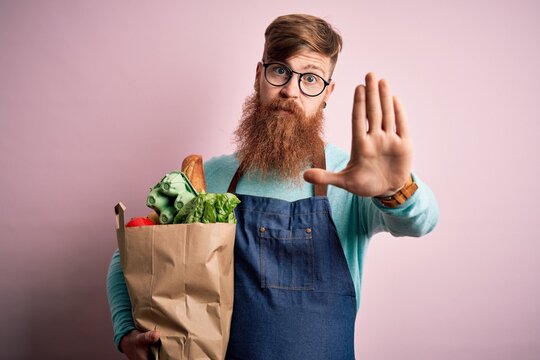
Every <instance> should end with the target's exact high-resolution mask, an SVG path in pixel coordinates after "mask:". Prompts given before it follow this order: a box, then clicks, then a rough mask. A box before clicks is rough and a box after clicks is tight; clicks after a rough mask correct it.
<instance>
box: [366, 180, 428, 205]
mask: <svg viewBox="0 0 540 360" xmlns="http://www.w3.org/2000/svg"><path fill="white" fill-rule="evenodd" d="M417 189H418V185H417V184H416V183H415V182H414V179H413V177H412V175H410V176H409V179H408V180H407V182H406V183H405V185H403V186H402V187H401V188H400V189H399V190H397V191H396V192H391V193H390V194H383V195H379V196H374V198H376V199H377V200H379V201H380V202H381V203H382V204H383V205H384V206H386V207H391V208H394V207H397V206H399V205H401V204H403V203H404V202H405V201H407V199H408V198H410V197H411V196H412V195H413V194H414V193H415V192H416V190H417Z"/></svg>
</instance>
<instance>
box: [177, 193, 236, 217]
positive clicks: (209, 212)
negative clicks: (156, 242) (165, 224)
mask: <svg viewBox="0 0 540 360" xmlns="http://www.w3.org/2000/svg"><path fill="white" fill-rule="evenodd" d="M238 204H240V200H239V199H238V198H237V197H236V196H235V195H234V194H230V193H225V194H213V193H210V194H207V193H201V194H199V195H197V196H196V197H195V198H194V199H192V200H191V201H189V202H188V203H187V204H186V205H184V207H182V208H181V209H180V210H179V211H178V213H177V214H176V217H175V218H174V223H175V224H190V223H195V222H200V223H205V224H208V223H215V222H224V223H230V224H236V217H235V216H234V208H235V207H236V206H237V205H238Z"/></svg>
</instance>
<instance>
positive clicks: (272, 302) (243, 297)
mask: <svg viewBox="0 0 540 360" xmlns="http://www.w3.org/2000/svg"><path fill="white" fill-rule="evenodd" d="M322 154H323V156H322V159H323V160H322V164H321V163H320V161H319V164H317V162H318V161H314V165H315V166H317V165H319V166H317V167H324V165H325V164H324V152H322ZM319 159H320V157H319ZM241 168H242V167H241V166H240V168H239V170H238V171H237V173H236V174H235V177H234V178H233V180H232V182H231V185H230V187H229V192H235V190H236V184H237V182H238V180H239V178H240V177H241V170H240V169H241ZM315 194H316V195H317V196H314V197H311V198H306V199H301V200H298V201H294V202H289V201H285V200H280V199H274V198H267V197H260V196H251V195H242V194H236V195H237V196H238V198H239V199H240V200H241V203H240V204H239V205H238V206H237V208H236V209H235V214H236V218H237V227H236V240H235V249H234V251H235V252H234V256H235V258H234V264H235V265H234V266H235V269H234V305H233V317H232V323H231V335H230V340H229V344H228V348H227V356H226V359H230V360H233V359H243V360H259V359H260V360H263V359H264V360H273V359H275V360H287V359H291V360H292V359H294V360H299V359H308V360H318V359H320V360H330V359H343V360H352V359H354V322H355V317H356V297H355V290H354V285H353V282H352V278H351V275H350V272H349V269H348V266H347V262H346V259H345V255H344V253H343V248H342V246H341V243H340V241H339V238H338V235H337V231H336V227H335V225H334V222H333V220H332V218H331V211H330V203H329V202H328V198H327V197H326V187H322V186H316V189H315Z"/></svg>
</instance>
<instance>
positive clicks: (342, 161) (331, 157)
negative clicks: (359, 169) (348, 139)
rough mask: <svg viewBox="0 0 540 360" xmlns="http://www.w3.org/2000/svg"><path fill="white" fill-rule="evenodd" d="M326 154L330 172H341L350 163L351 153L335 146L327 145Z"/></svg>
mask: <svg viewBox="0 0 540 360" xmlns="http://www.w3.org/2000/svg"><path fill="white" fill-rule="evenodd" d="M324 153H325V155H326V169H327V170H328V171H332V172H337V171H340V170H342V169H343V168H344V167H345V166H347V163H348V162H349V157H350V155H349V153H347V152H345V151H344V150H342V149H340V148H338V147H337V146H335V145H333V144H326V146H325V147H324Z"/></svg>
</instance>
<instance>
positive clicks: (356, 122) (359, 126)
mask: <svg viewBox="0 0 540 360" xmlns="http://www.w3.org/2000/svg"><path fill="white" fill-rule="evenodd" d="M366 132H367V124H366V87H365V86H364V85H358V86H357V87H356V90H355V91H354V101H353V112H352V146H353V149H354V148H355V143H356V142H357V141H358V140H359V139H361V138H362V137H363V136H365V135H366Z"/></svg>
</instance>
